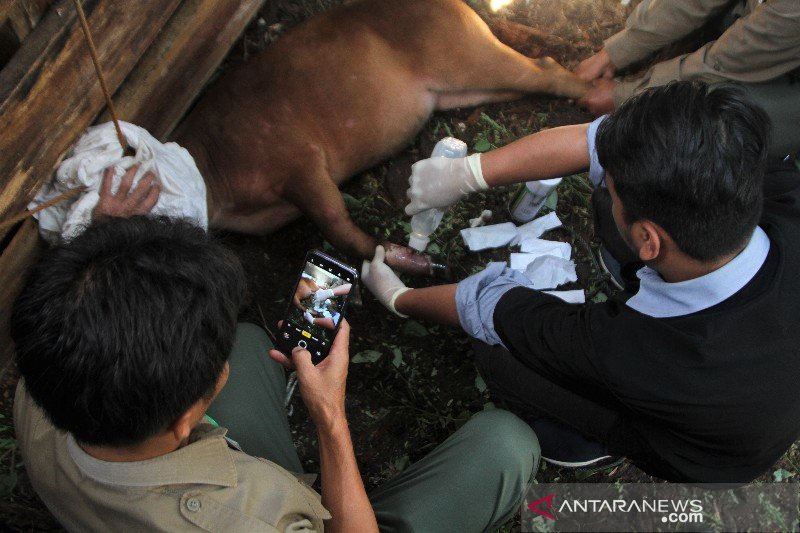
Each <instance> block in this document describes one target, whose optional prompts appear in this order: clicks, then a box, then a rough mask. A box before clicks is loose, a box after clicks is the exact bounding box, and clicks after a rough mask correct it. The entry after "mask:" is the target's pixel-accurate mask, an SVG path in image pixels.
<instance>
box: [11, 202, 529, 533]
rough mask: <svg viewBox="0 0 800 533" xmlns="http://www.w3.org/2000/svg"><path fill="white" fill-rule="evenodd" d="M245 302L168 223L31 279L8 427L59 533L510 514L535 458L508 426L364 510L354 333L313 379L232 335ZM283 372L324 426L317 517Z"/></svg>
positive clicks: (474, 425)
mask: <svg viewBox="0 0 800 533" xmlns="http://www.w3.org/2000/svg"><path fill="white" fill-rule="evenodd" d="M125 192H126V191H123V193H119V192H118V193H117V194H120V195H122V196H125V194H124V193H125ZM109 194H110V191H109ZM126 202H127V199H125V198H120V199H119V205H120V206H121V207H124V205H125V203H126ZM134 203H135V204H136V205H137V206H138V207H137V209H139V208H141V206H140V205H139V203H138V202H134ZM124 211H125V210H124V209H122V211H120V212H117V214H123V212H124ZM243 294H244V279H243V271H242V269H241V266H240V265H239V263H238V261H237V260H236V259H235V258H234V257H233V256H232V254H231V253H230V252H228V251H227V250H225V249H224V248H222V247H221V246H219V245H217V244H215V243H214V242H212V241H211V240H210V239H209V237H208V236H207V234H206V233H205V232H204V231H203V230H201V229H200V228H197V227H194V226H192V225H191V224H189V223H188V222H185V221H180V220H170V219H167V218H147V217H143V216H137V217H132V218H127V219H126V218H109V219H107V220H106V221H104V222H102V223H94V224H93V225H91V226H90V227H89V228H88V229H87V230H86V231H85V232H83V233H82V234H81V235H79V236H77V237H75V238H74V239H72V240H71V241H69V242H68V243H65V244H62V245H59V246H56V247H54V248H51V249H50V250H48V251H46V252H45V253H44V255H43V257H42V259H41V261H40V262H39V263H38V264H37V265H35V266H34V267H33V269H32V271H31V273H30V277H29V279H28V281H27V284H26V286H25V288H24V289H23V292H22V293H21V295H20V297H19V299H18V300H17V302H16V304H15V307H14V311H13V315H12V337H13V339H14V342H15V344H16V355H15V358H16V362H17V365H18V367H19V370H20V373H21V376H22V377H21V380H20V383H19V385H18V387H17V392H16V397H15V402H14V424H15V428H16V433H17V441H18V444H19V446H20V450H21V452H22V455H23V457H24V460H25V465H26V469H27V472H28V476H29V479H30V481H31V484H32V485H33V487H34V489H35V490H36V492H37V493H38V494H39V496H40V497H41V499H42V500H43V501H44V503H45V504H46V505H47V507H48V508H49V509H50V511H51V512H52V513H53V514H54V515H55V516H56V518H57V519H58V520H59V521H60V522H61V523H62V524H63V525H64V526H65V527H66V528H67V529H68V530H71V531H108V530H109V529H113V530H124V531H127V530H156V529H157V530H163V531H189V530H206V531H241V532H252V531H278V530H279V531H296V532H300V531H322V530H323V529H327V530H329V531H348V532H349V531H358V532H367V531H377V530H378V527H380V528H381V529H383V530H385V531H434V532H435V531H442V532H444V531H483V530H486V529H489V528H492V527H496V526H498V525H500V524H502V523H503V522H504V521H505V520H507V519H508V518H509V517H510V516H511V514H513V513H514V512H516V511H517V510H518V508H519V505H520V503H521V498H522V494H523V491H524V489H525V487H526V485H527V484H528V483H529V481H530V480H531V478H532V476H533V474H534V472H535V470H536V467H537V464H538V456H537V450H538V447H537V442H536V437H535V435H534V434H533V432H532V431H531V430H530V428H528V427H527V426H526V425H525V424H524V423H523V422H522V421H521V420H519V419H518V418H516V417H515V416H514V415H512V414H510V413H508V412H506V411H501V410H492V411H484V412H481V413H479V414H477V415H476V416H474V417H473V418H472V419H471V420H470V421H468V422H467V423H466V424H465V425H464V426H463V427H462V428H460V429H459V430H458V431H457V432H456V433H455V434H453V435H452V436H451V437H450V438H449V439H447V440H446V441H445V442H444V443H443V444H442V445H440V446H439V447H438V448H437V449H436V450H434V451H433V452H431V453H430V454H429V455H428V456H427V457H425V458H423V459H422V460H421V461H419V462H418V463H416V464H414V465H412V466H411V467H410V468H408V469H407V470H406V471H404V472H403V473H402V474H400V475H399V476H397V477H396V478H394V479H392V480H390V481H389V482H388V483H386V484H385V485H384V486H383V487H380V488H379V489H378V490H377V491H375V492H374V493H373V494H371V495H370V496H369V497H368V496H367V493H366V491H365V489H364V485H363V483H362V481H361V476H360V474H359V470H358V465H357V463H356V458H355V454H354V451H353V445H352V442H351V438H350V432H349V429H348V425H347V418H346V415H345V402H344V399H345V386H346V378H347V368H348V363H349V354H348V343H349V332H350V327H349V325H348V324H347V322H346V321H344V320H343V321H342V322H341V325H340V331H339V334H338V335H337V336H336V338H335V340H334V343H333V346H332V349H331V351H330V354H329V356H328V357H327V358H326V359H325V360H324V361H323V362H322V363H320V364H319V365H317V366H314V365H313V364H312V363H311V354H310V353H309V352H308V351H306V350H303V349H299V348H297V349H295V350H294V351H293V352H292V353H291V354H282V353H280V352H277V351H275V350H272V351H270V349H271V348H272V346H271V344H270V342H269V340H268V338H267V335H266V333H265V332H264V331H263V330H262V329H261V328H259V327H257V326H254V325H252V324H238V325H237V314H238V310H239V306H240V304H241V301H242V298H243ZM268 353H269V354H270V356H271V357H272V359H270V357H268V356H267V354H268ZM273 359H274V360H273ZM276 361H277V362H279V363H281V364H283V365H285V366H287V367H294V368H296V370H297V373H298V376H299V381H300V391H301V394H302V396H303V400H304V402H305V403H306V405H307V407H308V411H309V414H310V416H311V417H312V419H313V421H314V423H315V425H316V427H317V436H318V443H319V453H320V465H321V470H322V472H321V474H322V495H321V503H320V496H319V495H318V494H316V493H315V492H314V491H313V490H312V489H311V488H310V487H309V486H307V485H306V484H304V483H303V482H302V481H301V479H302V478H303V477H304V476H303V475H302V473H301V472H302V467H301V464H300V460H299V458H298V456H297V452H296V451H295V449H294V446H293V443H292V437H291V433H290V431H289V424H288V421H287V419H286V414H285V410H284V406H283V396H284V391H285V386H286V383H285V377H284V373H283V368H282V367H281V366H280V365H279V364H277V363H276ZM217 423H218V424H222V425H223V426H225V427H224V428H223V427H215V425H218V424H217ZM225 428H227V430H226V429H225Z"/></svg>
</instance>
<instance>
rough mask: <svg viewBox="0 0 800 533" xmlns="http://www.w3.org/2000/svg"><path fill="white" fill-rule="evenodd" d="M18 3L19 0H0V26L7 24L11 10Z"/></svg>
mask: <svg viewBox="0 0 800 533" xmlns="http://www.w3.org/2000/svg"><path fill="white" fill-rule="evenodd" d="M16 3H17V0H0V26H2V25H3V24H5V23H6V19H7V18H8V15H9V14H10V13H11V8H13V7H14V5H15V4H16Z"/></svg>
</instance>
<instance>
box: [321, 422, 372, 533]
mask: <svg viewBox="0 0 800 533" xmlns="http://www.w3.org/2000/svg"><path fill="white" fill-rule="evenodd" d="M317 436H318V439H319V456H320V470H321V473H322V504H323V505H324V506H325V508H326V509H328V511H330V513H331V517H332V518H331V519H330V520H326V521H325V529H326V531H332V532H339V531H365V532H369V531H378V524H377V521H376V520H375V513H374V512H373V510H372V505H371V504H370V502H369V498H367V493H366V491H365V490H364V483H363V482H362V481H361V474H360V473H359V471H358V464H357V463H356V457H355V453H354V452H353V442H352V440H351V439H350V430H349V429H348V427H347V420H346V419H345V417H344V414H342V415H340V416H337V417H336V418H335V421H333V422H332V423H329V424H320V425H318V426H317Z"/></svg>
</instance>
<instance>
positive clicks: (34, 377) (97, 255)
mask: <svg viewBox="0 0 800 533" xmlns="http://www.w3.org/2000/svg"><path fill="white" fill-rule="evenodd" d="M243 295H244V275H243V272H242V268H241V265H240V264H239V262H238V260H237V259H236V258H235V257H234V256H233V255H232V254H231V253H230V252H228V251H227V250H226V249H225V248H223V247H222V246H220V245H218V244H215V243H213V242H212V241H211V240H209V237H208V236H207V235H206V233H205V232H204V231H203V230H202V229H200V228H198V227H196V226H194V225H192V224H191V223H189V222H187V221H183V220H175V219H169V218H166V217H161V218H150V217H141V216H140V217H132V218H128V219H122V218H117V219H110V220H108V221H107V222H103V223H94V224H93V225H91V226H89V227H88V228H87V229H86V231H85V232H83V233H82V234H81V235H79V236H77V237H75V238H74V239H72V240H71V241H69V242H67V243H65V244H62V245H59V246H55V247H53V248H51V249H50V250H48V251H46V252H45V253H44V255H43V257H42V258H41V260H40V261H39V262H38V263H37V264H36V265H35V266H34V267H33V268H32V270H31V272H30V277H29V278H28V280H27V283H26V285H25V287H24V289H23V291H22V293H21V294H20V296H19V298H18V299H17V301H16V302H15V305H14V310H13V313H12V317H11V336H12V338H13V340H14V342H15V344H16V362H17V365H18V366H19V370H20V373H21V375H22V377H24V378H25V384H26V387H27V389H28V391H29V393H30V395H31V397H32V398H33V399H34V401H35V402H36V403H37V404H38V405H39V406H40V407H41V408H42V409H43V410H44V412H45V413H46V414H47V416H48V417H49V418H50V420H51V421H52V422H53V424H54V425H55V426H56V427H57V428H59V429H62V430H64V431H69V432H71V433H72V434H73V435H74V436H75V438H76V439H77V440H78V441H79V442H83V443H86V444H92V445H105V446H116V447H120V446H127V445H132V444H137V443H140V442H142V441H144V440H145V439H146V438H148V437H150V436H152V435H155V434H157V433H158V432H160V431H163V430H165V429H166V428H168V427H169V425H170V424H171V423H173V422H174V421H175V420H177V418H178V417H179V416H180V415H181V414H183V413H184V412H185V411H186V409H188V408H189V407H190V406H191V405H193V404H194V403H195V402H197V401H198V400H199V399H201V398H204V397H205V398H208V397H209V396H210V395H211V394H212V393H213V391H214V387H215V385H216V383H217V380H218V378H219V376H220V375H221V372H222V370H223V368H224V365H225V362H226V361H227V359H228V356H229V354H230V350H231V348H232V346H233V341H234V336H235V333H236V321H237V314H238V311H239V307H240V304H241V301H242V298H243Z"/></svg>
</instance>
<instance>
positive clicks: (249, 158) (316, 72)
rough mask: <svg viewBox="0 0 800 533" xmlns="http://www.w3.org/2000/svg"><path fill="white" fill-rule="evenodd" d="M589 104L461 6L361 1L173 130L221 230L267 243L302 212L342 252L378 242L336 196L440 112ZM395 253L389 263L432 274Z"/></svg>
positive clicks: (558, 72) (294, 41)
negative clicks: (563, 101)
mask: <svg viewBox="0 0 800 533" xmlns="http://www.w3.org/2000/svg"><path fill="white" fill-rule="evenodd" d="M531 92H538V93H548V94H554V95H559V96H565V97H570V98H577V97H580V96H582V94H583V93H584V92H585V85H584V83H583V82H581V81H580V80H578V79H577V78H576V77H575V76H573V75H572V74H571V73H569V72H568V71H566V70H565V69H563V68H562V67H561V66H559V65H558V64H557V63H555V62H554V61H552V60H549V59H544V60H535V59H530V58H527V57H525V56H523V55H521V54H519V53H517V52H515V51H514V50H512V49H511V48H509V47H507V46H505V45H504V44H502V43H500V42H499V41H498V40H497V39H496V38H495V37H494V36H493V35H492V33H491V31H490V30H489V28H488V27H487V25H486V24H485V23H484V22H483V21H482V20H481V19H480V17H478V15H477V14H476V13H475V12H474V11H472V10H471V9H470V8H469V7H468V6H467V5H466V4H464V3H463V2H461V1H460V0H364V1H360V2H357V3H354V4H350V5H346V6H342V7H339V8H336V9H333V10H331V11H329V12H326V13H324V14H322V15H319V16H316V17H313V18H311V19H310V20H308V21H306V22H305V23H303V24H301V25H299V26H298V27H296V28H294V29H293V30H291V31H290V32H288V33H287V34H286V35H285V36H283V37H281V38H280V39H279V40H278V41H277V42H275V43H273V44H271V45H270V46H268V47H267V48H266V49H265V50H264V51H263V52H261V53H260V54H258V55H256V56H254V57H253V58H251V59H250V61H248V62H246V63H244V64H243V65H241V66H239V67H237V68H234V69H232V70H231V71H230V72H228V73H226V74H225V75H223V76H222V77H221V78H220V79H219V80H218V81H216V82H215V83H214V85H213V86H212V87H211V88H210V89H209V90H208V91H207V93H206V94H205V96H204V97H203V98H202V99H201V100H200V102H199V103H198V104H197V106H196V107H195V109H194V110H193V111H192V112H191V113H190V114H189V116H188V117H187V118H186V119H185V120H184V122H183V123H182V124H181V126H180V127H179V129H178V130H177V132H176V135H175V138H176V140H177V141H178V142H179V143H181V144H182V145H183V146H185V147H186V148H187V149H189V151H190V152H191V154H192V155H193V156H194V157H195V159H196V161H197V163H198V167H199V168H200V171H201V172H202V173H203V176H204V178H205V180H206V183H207V185H208V190H209V197H208V209H209V219H210V223H211V224H212V225H213V226H217V227H223V228H227V229H232V230H236V231H240V232H245V233H256V234H263V233H268V232H272V231H274V230H276V229H278V228H280V227H281V226H283V225H285V224H286V223H288V222H289V221H291V220H292V219H294V218H296V217H297V216H299V215H300V214H301V213H304V214H306V215H307V216H309V217H311V218H312V219H313V220H314V221H315V222H316V224H317V225H318V226H319V228H320V230H321V231H322V233H323V234H324V235H325V237H326V238H327V239H328V241H330V242H331V243H332V244H333V245H334V246H336V247H337V248H339V249H340V250H342V251H344V252H346V253H349V254H354V255H357V256H359V257H364V258H367V257H371V256H372V254H373V251H374V249H375V245H376V244H377V241H376V239H375V238H374V237H372V236H370V235H368V234H367V233H365V232H364V231H363V230H361V229H360V228H358V227H357V226H356V225H355V224H354V223H353V221H352V220H351V219H350V217H349V216H348V214H347V211H346V209H345V206H344V203H343V201H342V198H341V195H340V193H339V191H338V186H339V185H340V184H341V183H342V182H343V181H345V180H346V179H347V178H349V177H350V176H352V175H354V174H356V173H357V172H359V171H360V170H363V169H365V168H368V167H370V166H372V165H374V164H376V163H378V162H380V161H381V160H384V159H386V158H388V157H389V156H391V155H393V154H394V153H396V152H397V151H398V150H400V149H401V148H402V147H403V146H405V145H406V144H407V143H408V142H409V141H410V140H411V139H412V138H413V137H414V135H415V134H416V133H417V132H418V131H419V130H420V129H421V128H422V126H423V125H424V124H425V122H426V121H427V120H428V118H429V117H430V115H431V113H432V112H433V111H434V110H437V109H449V108H454V107H463V106H471V105H477V104H480V103H484V102H494V101H503V100H510V99H514V98H518V97H520V96H522V95H524V94H526V93H531ZM409 257H410V256H409V255H408V254H407V253H405V252H404V251H403V250H400V249H399V247H396V248H394V249H393V252H392V253H390V254H389V256H388V257H387V262H389V263H390V264H391V265H392V266H394V267H397V268H400V269H401V270H409V271H413V270H417V271H419V270H420V269H423V270H424V269H426V268H427V264H424V261H420V258H416V261H415V260H414V258H411V259H409Z"/></svg>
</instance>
